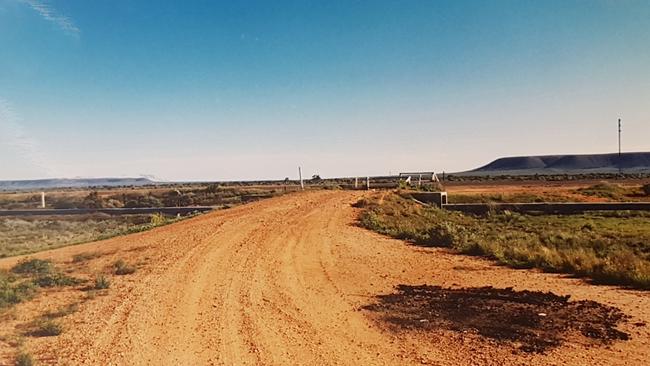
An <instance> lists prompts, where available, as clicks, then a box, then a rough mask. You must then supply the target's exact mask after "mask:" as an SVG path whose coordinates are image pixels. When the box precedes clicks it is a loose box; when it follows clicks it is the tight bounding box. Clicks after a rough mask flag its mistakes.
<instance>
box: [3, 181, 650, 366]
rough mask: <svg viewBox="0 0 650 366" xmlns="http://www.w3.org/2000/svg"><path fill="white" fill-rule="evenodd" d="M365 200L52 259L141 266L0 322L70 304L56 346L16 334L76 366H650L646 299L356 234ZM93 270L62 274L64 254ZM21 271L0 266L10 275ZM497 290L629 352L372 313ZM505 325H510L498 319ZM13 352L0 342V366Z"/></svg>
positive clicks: (292, 203) (191, 225)
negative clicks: (595, 312)
mask: <svg viewBox="0 0 650 366" xmlns="http://www.w3.org/2000/svg"><path fill="white" fill-rule="evenodd" d="M363 194H364V193H359V192H341V191H318V192H309V193H304V194H290V195H287V196H282V197H276V198H273V199H269V200H264V201H260V202H257V203H253V204H249V205H245V206H241V207H237V208H233V209H229V210H225V211H220V212H215V213H211V214H206V215H203V216H200V217H197V218H195V219H191V220H188V221H183V222H180V223H177V224H173V225H169V226H165V227H161V228H158V229H155V230H152V231H150V232H145V233H140V234H135V235H130V236H125V237H120V238H114V239H111V240H107V241H103V242H98V243H90V244H84V245H79V246H74V247H67V248H62V249H58V250H54V251H50V252H43V253H40V254H39V255H37V257H41V258H52V259H53V260H54V261H55V262H56V263H57V264H59V265H60V266H62V267H65V268H68V270H69V271H70V272H71V273H73V274H77V275H79V276H84V275H86V276H90V275H92V274H93V273H96V272H98V271H106V268H107V267H108V266H110V263H112V262H113V261H114V260H115V259H116V258H125V259H126V260H128V261H129V262H131V263H136V264H137V265H138V271H137V272H136V273H134V274H132V275H128V276H113V277H112V278H111V279H112V286H111V288H110V289H108V290H104V291H102V292H99V293H97V294H95V295H93V296H89V295H88V294H87V293H86V292H84V291H81V290H80V289H79V288H69V289H66V290H63V291H56V292H54V290H53V292H51V293H50V292H48V293H45V294H42V295H41V296H39V297H38V298H37V299H35V300H34V301H31V302H28V303H25V304H21V305H19V306H17V307H16V309H15V310H14V311H13V316H11V317H6V319H3V322H2V323H1V324H0V331H2V332H4V333H7V332H10V331H11V330H12V329H13V328H16V327H19V326H20V324H21V322H24V321H27V319H29V318H31V317H34V316H36V315H37V314H39V313H42V312H43V311H44V309H53V308H57V307H60V306H62V305H64V304H68V303H71V302H78V303H79V306H78V307H79V309H78V311H77V312H75V313H73V314H71V315H68V316H66V317H64V318H61V322H62V323H63V325H64V328H65V331H64V333H63V334H61V335H60V336H57V337H46V338H32V337H27V338H26V339H25V341H24V347H25V348H26V349H28V350H29V351H30V352H31V353H32V354H33V355H34V357H35V358H36V359H38V360H39V362H40V363H42V364H70V365H72V364H88V365H99V364H102V365H110V364H112V365H210V364H217V365H235V364H242V365H255V364H260V365H287V364H300V365H324V364H345V365H405V364H432V365H504V364H506V365H511V364H514V365H616V364H620V365H622V364H625V365H643V364H647V360H648V359H650V326H648V325H643V324H644V323H645V324H650V294H648V293H647V292H640V291H633V290H625V289H619V288H614V287H607V286H593V285H590V284H588V283H585V282H583V281H581V280H578V279H568V278H564V277H562V276H559V275H550V274H543V273H538V272H534V271H528V270H514V269H508V268H504V267H499V266H495V265H493V264H491V263H490V262H488V261H485V260H482V259H477V258H471V257H466V256H461V255H456V254H453V253H450V252H447V251H445V250H443V249H434V248H420V247H416V246H411V245H409V244H407V243H404V242H402V241H398V240H393V239H389V238H385V237H382V236H380V235H377V234H374V233H371V232H369V231H366V230H364V229H361V228H359V227H357V226H355V218H356V215H357V211H356V209H354V208H352V207H351V206H350V204H351V203H353V202H356V200H358V199H359V197H361V195H363ZM83 252H98V253H100V254H102V256H101V257H99V258H96V259H92V260H90V261H89V262H87V263H83V264H74V263H72V262H71V258H72V256H73V255H74V254H78V253H83ZM18 260H19V258H9V259H4V260H1V261H0V267H4V268H6V267H9V266H11V265H13V264H14V263H16V261H18ZM422 284H427V285H434V286H442V287H444V288H460V287H478V286H494V287H496V288H505V287H513V288H514V289H515V290H524V289H526V290H540V291H552V292H553V293H555V294H558V295H571V299H576V300H594V301H597V302H599V303H602V304H605V305H609V306H614V307H617V308H619V309H621V311H623V312H624V313H625V314H627V315H628V316H630V319H629V321H628V322H626V323H625V324H623V325H622V326H620V327H619V329H620V330H622V331H624V332H626V333H628V334H630V337H631V339H630V340H628V341H615V342H613V343H612V344H609V345H601V344H594V343H589V342H585V341H584V339H583V338H580V337H577V336H576V337H573V336H572V335H571V334H568V335H566V337H565V339H564V341H563V342H562V343H561V344H560V345H559V346H558V347H556V348H553V349H551V350H549V351H548V352H546V353H543V354H539V353H527V352H521V351H518V350H517V349H516V346H515V345H512V344H510V343H504V342H499V341H495V340H493V339H489V338H485V337H482V336H481V335H479V334H477V333H475V332H472V331H455V330H450V329H426V330H422V329H395V327H394V326H392V325H391V324H389V323H387V322H385V321H384V320H383V317H382V316H381V315H380V314H378V313H376V312H374V311H371V310H368V309H367V308H368V305H370V304H373V303H375V302H376V301H377V300H378V296H379V295H386V294H391V293H394V292H395V288H396V286H398V285H422ZM503 321H504V322H507V321H508V319H507V318H504V319H503ZM12 347H13V346H12V344H11V342H10V341H9V340H7V338H6V337H5V338H4V339H2V340H0V360H3V361H4V362H5V364H9V362H10V361H9V360H10V358H11V357H12V356H13V353H12V352H13V349H14V348H12ZM3 361H0V364H2V362H3Z"/></svg>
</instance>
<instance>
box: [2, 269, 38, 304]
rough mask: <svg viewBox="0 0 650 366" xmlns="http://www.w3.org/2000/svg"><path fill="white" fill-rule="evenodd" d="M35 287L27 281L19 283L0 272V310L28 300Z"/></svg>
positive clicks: (10, 276)
mask: <svg viewBox="0 0 650 366" xmlns="http://www.w3.org/2000/svg"><path fill="white" fill-rule="evenodd" d="M35 292H36V287H35V286H34V285H33V284H32V283H31V282H29V281H19V280H18V279H16V278H15V277H13V276H12V275H11V274H8V273H6V272H0V309H1V308H5V307H9V306H11V305H15V304H18V303H20V302H22V301H25V300H28V299H30V298H31V297H32V296H33V295H34V293H35Z"/></svg>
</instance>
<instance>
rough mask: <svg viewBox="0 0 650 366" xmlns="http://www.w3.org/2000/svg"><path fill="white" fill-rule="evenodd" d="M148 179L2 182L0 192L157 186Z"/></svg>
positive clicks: (60, 179)
mask: <svg viewBox="0 0 650 366" xmlns="http://www.w3.org/2000/svg"><path fill="white" fill-rule="evenodd" d="M156 183H157V182H154V181H152V180H151V179H148V178H75V179H65V178H57V179H35V180H0V190H2V191H13V190H33V189H53V188H87V187H119V186H146V185H151V184H156Z"/></svg>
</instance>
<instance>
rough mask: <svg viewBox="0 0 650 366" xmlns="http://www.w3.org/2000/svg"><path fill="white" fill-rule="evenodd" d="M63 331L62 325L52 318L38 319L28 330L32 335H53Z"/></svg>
mask: <svg viewBox="0 0 650 366" xmlns="http://www.w3.org/2000/svg"><path fill="white" fill-rule="evenodd" d="M61 333H63V327H62V326H61V325H60V324H58V323H57V322H55V321H53V320H39V321H37V322H35V323H34V324H33V325H32V327H31V329H30V330H29V332H28V335H30V336H33V337H54V336H58V335H59V334H61Z"/></svg>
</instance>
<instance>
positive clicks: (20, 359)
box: [16, 352, 34, 366]
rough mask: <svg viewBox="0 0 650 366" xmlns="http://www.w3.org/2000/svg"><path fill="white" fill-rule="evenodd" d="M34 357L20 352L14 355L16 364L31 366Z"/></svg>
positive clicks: (18, 365)
mask: <svg viewBox="0 0 650 366" xmlns="http://www.w3.org/2000/svg"><path fill="white" fill-rule="evenodd" d="M32 365H34V359H33V358H32V355H30V354H29V353H25V352H21V353H19V354H18V355H17V356H16V366H32Z"/></svg>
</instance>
